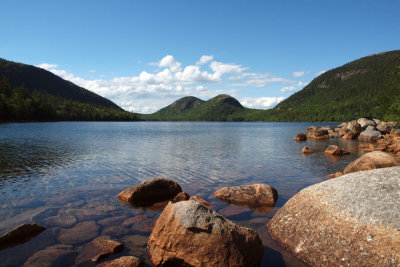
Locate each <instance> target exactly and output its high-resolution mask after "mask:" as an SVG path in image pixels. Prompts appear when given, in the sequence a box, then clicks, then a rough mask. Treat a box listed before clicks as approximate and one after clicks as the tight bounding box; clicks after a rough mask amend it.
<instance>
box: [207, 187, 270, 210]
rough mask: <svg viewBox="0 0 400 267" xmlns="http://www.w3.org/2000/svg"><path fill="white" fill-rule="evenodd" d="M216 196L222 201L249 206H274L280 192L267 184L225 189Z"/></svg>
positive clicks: (216, 193)
mask: <svg viewBox="0 0 400 267" xmlns="http://www.w3.org/2000/svg"><path fill="white" fill-rule="evenodd" d="M214 195H215V197H216V198H217V199H219V200H222V201H226V202H230V203H236V204H245V205H249V206H264V205H265V206H273V205H275V202H276V200H277V199H278V191H276V189H275V188H273V187H271V186H270V185H267V184H253V185H242V186H234V187H223V188H221V189H219V190H217V191H215V193H214Z"/></svg>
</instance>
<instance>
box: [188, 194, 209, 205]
mask: <svg viewBox="0 0 400 267" xmlns="http://www.w3.org/2000/svg"><path fill="white" fill-rule="evenodd" d="M189 200H194V201H197V202H199V203H200V204H202V205H204V206H210V205H211V204H210V203H208V202H207V201H205V200H204V199H202V198H201V197H198V196H191V197H190V199H189Z"/></svg>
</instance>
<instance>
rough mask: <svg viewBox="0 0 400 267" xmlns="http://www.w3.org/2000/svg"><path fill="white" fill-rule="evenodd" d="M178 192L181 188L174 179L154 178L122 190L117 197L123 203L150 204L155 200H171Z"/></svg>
mask: <svg viewBox="0 0 400 267" xmlns="http://www.w3.org/2000/svg"><path fill="white" fill-rule="evenodd" d="M180 192H182V188H181V186H180V185H179V184H178V183H176V182H175V181H172V180H170V179H166V178H154V179H151V180H149V181H146V182H143V183H141V184H138V185H135V186H133V187H131V188H128V189H126V190H124V191H122V192H121V193H119V194H118V198H119V199H120V200H121V202H123V203H125V204H130V205H134V206H151V205H152V204H154V203H156V202H161V201H166V200H171V199H173V198H174V197H175V196H176V195H177V194H179V193H180Z"/></svg>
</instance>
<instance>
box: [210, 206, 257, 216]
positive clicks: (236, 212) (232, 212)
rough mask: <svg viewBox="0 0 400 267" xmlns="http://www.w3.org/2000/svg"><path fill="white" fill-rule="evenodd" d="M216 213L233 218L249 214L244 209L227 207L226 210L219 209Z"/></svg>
mask: <svg viewBox="0 0 400 267" xmlns="http://www.w3.org/2000/svg"><path fill="white" fill-rule="evenodd" d="M218 212H219V213H220V214H222V215H223V216H225V217H235V216H240V215H244V214H246V213H249V212H251V210H250V209H249V208H246V207H240V206H228V207H226V208H223V209H220V210H219V211H218Z"/></svg>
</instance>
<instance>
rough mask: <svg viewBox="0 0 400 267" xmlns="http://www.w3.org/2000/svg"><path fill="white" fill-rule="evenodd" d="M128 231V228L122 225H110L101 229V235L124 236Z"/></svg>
mask: <svg viewBox="0 0 400 267" xmlns="http://www.w3.org/2000/svg"><path fill="white" fill-rule="evenodd" d="M129 232H130V230H129V229H127V228H125V227H122V226H120V225H112V226H108V227H107V228H104V229H103V231H102V232H101V235H103V236H104V235H105V236H114V237H116V236H118V237H119V236H124V235H126V234H128V233H129Z"/></svg>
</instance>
